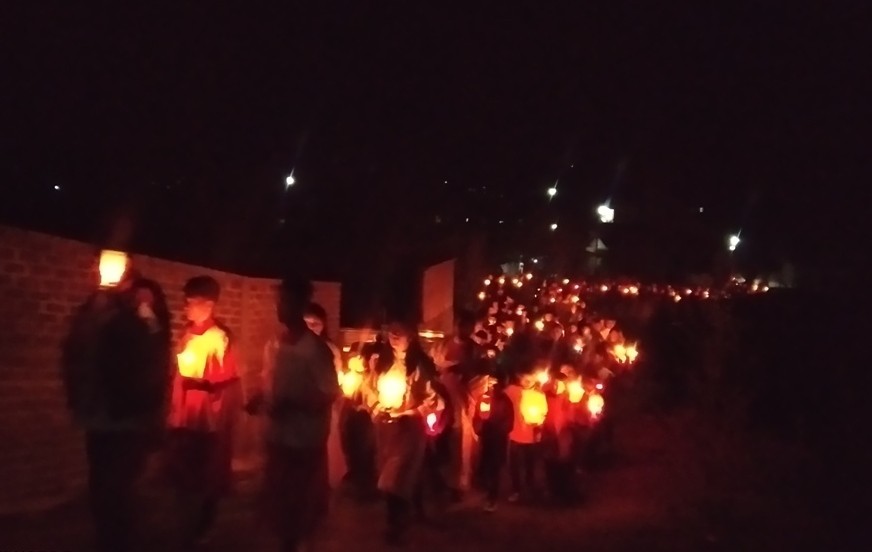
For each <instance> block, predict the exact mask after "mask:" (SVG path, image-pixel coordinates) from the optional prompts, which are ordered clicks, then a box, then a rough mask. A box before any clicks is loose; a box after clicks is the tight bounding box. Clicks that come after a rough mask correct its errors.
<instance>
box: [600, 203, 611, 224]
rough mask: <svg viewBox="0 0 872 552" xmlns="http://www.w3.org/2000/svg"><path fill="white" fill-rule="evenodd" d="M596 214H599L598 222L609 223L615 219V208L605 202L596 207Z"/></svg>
mask: <svg viewBox="0 0 872 552" xmlns="http://www.w3.org/2000/svg"><path fill="white" fill-rule="evenodd" d="M596 214H598V215H599V218H600V222H602V223H606V224H607V223H610V222H614V220H615V210H614V209H612V208H611V207H609V206H608V204H607V203H603V204H602V205H600V206H599V207H597V208H596Z"/></svg>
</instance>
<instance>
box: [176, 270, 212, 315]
mask: <svg viewBox="0 0 872 552" xmlns="http://www.w3.org/2000/svg"><path fill="white" fill-rule="evenodd" d="M182 292H183V293H184V295H185V318H187V319H188V321H189V322H191V323H193V324H203V323H205V322H207V321H208V320H211V319H212V317H213V316H214V314H215V303H217V302H218V296H219V295H220V294H221V286H220V285H219V284H218V282H217V281H216V280H215V278H212V277H211V276H197V277H196V278H191V279H190V280H188V281H187V282H186V283H185V287H184V288H182Z"/></svg>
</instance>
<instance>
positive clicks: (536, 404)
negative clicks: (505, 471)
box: [506, 366, 548, 502]
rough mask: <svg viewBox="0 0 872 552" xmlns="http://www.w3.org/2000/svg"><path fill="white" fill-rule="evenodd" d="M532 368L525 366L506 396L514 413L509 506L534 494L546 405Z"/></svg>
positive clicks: (510, 441) (510, 456)
mask: <svg viewBox="0 0 872 552" xmlns="http://www.w3.org/2000/svg"><path fill="white" fill-rule="evenodd" d="M531 368H532V367H529V366H528V367H527V369H526V370H523V371H522V373H521V375H520V376H519V377H518V382H517V383H513V384H512V385H509V386H508V387H507V388H506V396H508V397H509V399H510V400H511V401H512V406H513V411H514V417H513V423H512V430H511V432H510V433H509V475H510V477H511V483H512V494H511V495H510V496H509V502H517V501H518V500H520V498H521V496H522V494H527V495H529V494H532V493H533V492H534V489H535V481H536V468H537V466H538V464H539V456H540V452H539V441H540V439H541V428H542V424H543V423H544V422H545V417H546V415H547V414H548V401H547V399H546V398H545V394H544V393H542V391H540V390H539V389H537V386H536V384H537V380H536V374H535V373H534V372H533V371H532V369H531ZM522 474H523V475H522Z"/></svg>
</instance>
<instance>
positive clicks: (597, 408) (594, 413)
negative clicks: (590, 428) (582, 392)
mask: <svg viewBox="0 0 872 552" xmlns="http://www.w3.org/2000/svg"><path fill="white" fill-rule="evenodd" d="M605 406H606V401H605V399H603V396H602V395H600V394H599V393H593V394H591V395H590V397H588V399H587V410H588V412H590V415H591V417H593V418H599V417H600V415H602V413H603V409H604V408H605Z"/></svg>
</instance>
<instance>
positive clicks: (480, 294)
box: [478, 291, 487, 301]
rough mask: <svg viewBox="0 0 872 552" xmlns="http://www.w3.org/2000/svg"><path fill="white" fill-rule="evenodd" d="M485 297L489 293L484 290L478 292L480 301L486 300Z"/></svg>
mask: <svg viewBox="0 0 872 552" xmlns="http://www.w3.org/2000/svg"><path fill="white" fill-rule="evenodd" d="M485 297H487V294H486V293H485V292H483V291H480V292H478V300H479V301H484V299H485Z"/></svg>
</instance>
